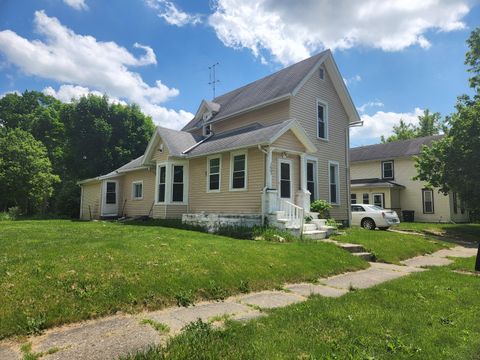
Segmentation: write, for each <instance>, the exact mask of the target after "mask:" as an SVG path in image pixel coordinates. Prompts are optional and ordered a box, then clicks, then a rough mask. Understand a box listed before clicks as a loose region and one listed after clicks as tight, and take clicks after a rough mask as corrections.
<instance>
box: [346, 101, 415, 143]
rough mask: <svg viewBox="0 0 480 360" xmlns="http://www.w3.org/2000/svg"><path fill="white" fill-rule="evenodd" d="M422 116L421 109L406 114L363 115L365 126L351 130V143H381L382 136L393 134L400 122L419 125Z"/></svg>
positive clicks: (382, 113) (378, 112)
mask: <svg viewBox="0 0 480 360" xmlns="http://www.w3.org/2000/svg"><path fill="white" fill-rule="evenodd" d="M422 114H423V110H422V109H420V108H415V109H414V110H413V111H412V112H406V113H396V112H384V111H377V112H376V113H375V114H374V115H367V114H363V115H362V116H361V119H362V120H363V126H362V127H353V128H352V129H351V131H350V142H351V144H352V145H353V146H360V145H368V144H375V143H379V142H380V137H381V136H382V135H384V136H385V137H388V136H390V135H392V134H393V132H392V131H393V126H394V125H398V123H399V122H400V120H403V121H404V122H406V123H407V124H414V125H418V116H419V115H422Z"/></svg>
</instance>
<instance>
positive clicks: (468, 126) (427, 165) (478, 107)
mask: <svg viewBox="0 0 480 360" xmlns="http://www.w3.org/2000/svg"><path fill="white" fill-rule="evenodd" d="M467 43H468V45H469V47H470V50H469V51H468V52H467V54H466V60H465V64H467V65H469V66H470V68H469V69H468V71H469V72H471V73H472V74H473V75H472V77H471V78H470V86H471V87H472V88H473V90H474V91H475V95H474V97H473V98H470V97H469V96H468V95H462V96H460V97H459V98H458V100H457V104H456V106H455V108H456V112H455V113H454V114H453V115H452V116H450V117H448V118H447V121H446V123H447V125H448V126H447V129H446V132H445V136H444V137H443V138H442V139H441V140H440V141H437V142H435V143H434V144H433V145H432V146H431V147H430V148H427V147H425V148H424V149H423V151H422V153H421V154H420V156H418V158H417V162H416V167H417V170H418V175H417V178H418V179H420V180H422V181H425V182H427V184H429V185H431V186H434V187H439V188H440V191H441V192H443V193H444V194H447V193H449V192H451V191H453V192H456V193H457V194H458V195H459V196H460V198H461V199H462V200H463V201H464V202H465V205H466V208H467V209H468V210H470V212H471V214H473V215H475V216H477V217H478V215H479V214H480V187H479V186H478V179H479V177H480V165H479V162H478V160H479V159H480V96H479V91H480V65H479V64H480V28H477V29H476V30H474V31H473V32H472V34H471V36H470V38H469V39H468V41H467Z"/></svg>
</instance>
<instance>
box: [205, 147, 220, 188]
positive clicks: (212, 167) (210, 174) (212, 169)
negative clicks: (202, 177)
mask: <svg viewBox="0 0 480 360" xmlns="http://www.w3.org/2000/svg"><path fill="white" fill-rule="evenodd" d="M207 162H208V164H207V182H208V183H207V191H210V192H214V191H220V176H221V166H222V165H221V157H220V156H215V157H209V158H208V160H207Z"/></svg>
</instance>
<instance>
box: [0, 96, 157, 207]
mask: <svg viewBox="0 0 480 360" xmlns="http://www.w3.org/2000/svg"><path fill="white" fill-rule="evenodd" d="M0 129H2V131H3V133H4V134H3V135H5V134H6V133H8V136H10V137H11V136H14V135H12V134H16V138H15V140H16V141H17V143H18V142H22V141H25V143H26V144H32V142H31V139H29V138H27V137H26V136H25V135H24V133H28V134H29V135H30V136H31V138H32V139H34V140H35V141H36V143H35V144H37V145H39V144H40V145H42V146H43V149H44V150H45V151H46V155H47V159H48V160H49V163H50V167H49V169H48V170H45V171H48V172H50V173H51V174H52V175H53V174H55V175H56V176H57V177H59V178H60V182H54V184H55V186H54V190H53V192H52V193H49V196H48V199H47V200H48V201H47V200H45V203H46V204H48V205H49V206H48V210H49V211H56V212H59V213H61V214H66V215H70V216H77V215H78V207H79V206H78V205H79V204H78V202H79V197H80V190H79V187H78V186H77V185H76V182H77V181H78V180H81V179H84V178H89V177H93V176H97V175H101V174H106V173H108V172H110V171H112V170H114V169H116V168H118V167H120V166H122V165H123V164H125V163H127V162H129V161H130V160H133V159H134V158H136V157H138V156H140V155H141V154H142V153H143V151H144V150H145V147H146V144H147V143H148V141H149V139H150V137H151V135H152V133H153V131H154V125H153V122H152V120H151V118H150V117H147V116H145V115H144V114H143V113H142V112H141V111H140V108H139V107H138V106H137V105H122V104H112V103H110V101H109V99H108V97H106V96H103V97H102V96H94V95H88V96H86V97H82V98H80V99H79V100H76V101H74V102H72V103H62V102H60V101H59V100H57V99H55V98H54V97H52V96H47V95H45V94H43V93H41V92H38V91H25V92H24V93H23V94H7V95H6V96H4V97H3V98H1V99H0ZM12 130H19V131H22V135H21V136H20V135H19V134H20V133H17V132H14V133H12V132H11V131H12ZM21 148H22V147H21V146H20V145H18V146H17V147H16V148H12V152H9V153H8V154H7V153H3V152H2V153H1V155H0V156H1V158H0V161H3V162H5V161H9V160H10V157H11V156H14V154H15V151H20V149H21ZM37 150H38V149H37ZM21 166H22V167H23V169H25V170H27V166H28V164H26V163H23V164H22V165H21ZM20 170H22V169H20ZM12 176H13V175H12ZM29 196H31V195H29ZM6 203H8V204H10V203H11V200H8V201H7V199H6V195H4V193H3V191H2V193H0V204H6ZM20 206H22V207H23V206H24V205H23V204H21V205H20ZM25 210H28V211H33V210H34V209H33V208H31V207H30V208H28V209H24V211H25Z"/></svg>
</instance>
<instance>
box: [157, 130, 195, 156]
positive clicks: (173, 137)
mask: <svg viewBox="0 0 480 360" xmlns="http://www.w3.org/2000/svg"><path fill="white" fill-rule="evenodd" d="M157 132H158V134H159V135H160V137H161V138H162V140H163V141H164V142H165V144H166V145H167V147H168V150H169V151H170V154H171V155H173V156H181V155H182V152H183V151H184V150H186V149H188V148H189V147H191V146H193V145H195V144H196V143H197V142H198V141H199V140H200V138H195V137H194V136H193V135H192V134H190V133H189V132H185V131H178V130H173V129H168V128H164V127H161V126H157Z"/></svg>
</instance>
